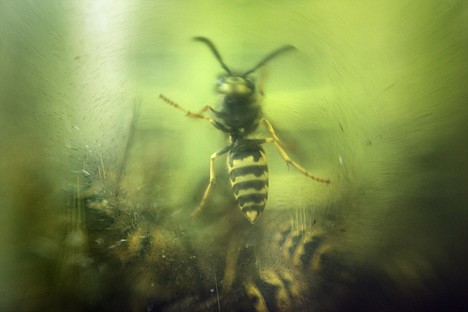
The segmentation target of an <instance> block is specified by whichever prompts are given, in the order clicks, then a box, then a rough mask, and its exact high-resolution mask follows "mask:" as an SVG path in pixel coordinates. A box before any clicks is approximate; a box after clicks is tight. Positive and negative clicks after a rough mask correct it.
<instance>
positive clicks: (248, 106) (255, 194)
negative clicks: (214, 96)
mask: <svg viewBox="0 0 468 312" xmlns="http://www.w3.org/2000/svg"><path fill="white" fill-rule="evenodd" d="M194 40H196V41H199V42H202V43H204V44H206V45H207V46H208V48H209V49H210V50H211V52H212V53H213V54H214V56H215V57H216V59H217V60H218V62H219V63H220V65H221V67H222V68H223V69H224V70H225V71H226V74H225V75H223V76H221V77H219V79H218V80H217V84H216V89H217V91H218V92H219V93H220V94H223V95H224V97H223V100H222V102H221V105H220V108H219V110H215V109H213V108H212V107H211V106H209V105H208V106H205V107H204V108H203V109H202V110H201V111H200V112H199V113H197V112H192V111H189V110H187V109H186V108H184V107H182V106H180V105H179V104H177V103H176V102H174V101H172V100H171V99H169V98H167V97H166V96H164V95H162V94H161V95H160V98H161V99H162V100H163V101H165V102H166V103H168V104H169V105H172V106H173V107H175V108H177V109H179V110H181V111H182V112H184V113H185V114H186V115H187V116H189V117H192V118H198V119H204V120H207V121H208V122H210V123H211V124H212V125H213V126H214V127H216V128H217V129H218V130H221V131H222V132H224V133H226V134H227V135H228V136H229V145H227V146H225V147H223V148H222V149H220V150H219V151H217V152H215V153H213V154H212V155H211V159H210V181H209V183H208V186H207V187H206V189H205V192H204V194H203V197H202V199H201V202H200V204H199V205H198V207H197V209H196V210H195V211H194V212H193V214H192V217H195V216H197V215H198V214H199V213H200V212H201V211H202V210H203V208H204V206H205V204H206V201H207V199H208V197H209V194H210V192H211V190H212V188H213V185H214V184H215V181H216V177H215V160H216V158H218V157H219V156H221V155H223V154H226V153H228V157H227V166H228V169H229V175H230V181H231V186H232V190H233V192H234V197H235V198H236V201H237V204H238V206H239V208H240V209H241V211H242V212H243V213H244V215H245V216H246V217H247V219H248V220H249V222H250V223H252V224H253V223H255V222H257V221H258V219H259V217H260V215H261V214H262V212H263V210H264V208H265V205H266V202H267V198H268V163H267V158H266V154H265V151H264V150H263V147H262V145H263V144H265V143H273V144H274V145H275V147H276V149H277V150H278V152H279V153H280V155H281V157H282V158H283V159H284V160H285V161H286V163H287V164H288V165H289V164H291V165H292V166H293V167H295V168H296V169H298V170H299V171H300V172H301V173H303V174H304V175H305V176H307V177H309V178H311V179H313V180H315V181H318V182H322V183H327V184H328V183H330V180H328V179H322V178H318V177H316V176H314V175H312V174H311V173H309V172H308V171H307V170H306V169H304V168H303V167H302V166H301V165H299V164H298V163H296V162H294V161H293V160H291V158H290V157H289V156H288V154H287V153H286V152H285V150H284V149H283V147H282V146H281V141H280V140H279V138H278V137H277V135H276V133H275V130H274V128H273V126H272V124H271V123H270V121H268V120H267V119H266V118H265V117H264V116H263V112H262V107H261V97H262V95H263V90H258V89H260V88H257V87H256V86H255V83H254V80H253V79H252V78H251V77H249V75H250V74H252V73H254V72H255V71H256V70H257V69H258V68H260V67H262V66H264V65H265V64H266V63H267V62H269V61H270V60H271V59H273V58H274V57H276V56H278V55H280V54H282V53H285V52H288V51H291V50H295V47H294V46H292V45H285V46H282V47H280V48H278V49H277V50H274V51H273V52H271V53H270V54H268V55H267V56H266V57H265V58H263V59H262V60H261V61H260V62H259V63H258V64H257V65H255V66H254V67H253V68H251V69H250V70H247V71H246V72H244V73H236V72H233V71H232V70H231V69H230V68H229V67H228V66H227V65H226V64H225V63H224V61H223V59H222V57H221V54H220V53H219V52H218V50H217V49H216V47H215V46H214V44H213V43H212V42H211V41H210V40H209V39H207V38H204V37H195V38H194ZM207 111H211V113H213V115H214V117H210V116H207V115H205V114H204V113H205V112H207ZM260 124H262V125H263V126H265V128H266V130H267V131H268V133H269V134H270V137H267V138H263V139H254V138H252V134H253V133H254V132H255V131H256V130H257V128H258V127H259V125H260Z"/></svg>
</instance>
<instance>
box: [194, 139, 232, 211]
mask: <svg viewBox="0 0 468 312" xmlns="http://www.w3.org/2000/svg"><path fill="white" fill-rule="evenodd" d="M230 149H231V145H229V146H226V147H224V148H222V149H220V150H219V151H217V152H216V153H213V154H212V155H211V157H210V182H208V185H207V186H206V189H205V193H203V197H202V199H201V201H200V204H199V205H198V207H197V209H195V211H194V212H193V213H192V215H191V217H192V219H194V218H196V217H197V216H198V215H199V214H200V212H201V211H202V210H203V208H204V207H205V205H206V201H207V200H208V197H209V195H210V192H211V189H212V188H213V186H214V185H215V184H216V171H215V160H216V158H218V157H219V156H221V155H223V154H226V153H227V152H228V151H229V150H230Z"/></svg>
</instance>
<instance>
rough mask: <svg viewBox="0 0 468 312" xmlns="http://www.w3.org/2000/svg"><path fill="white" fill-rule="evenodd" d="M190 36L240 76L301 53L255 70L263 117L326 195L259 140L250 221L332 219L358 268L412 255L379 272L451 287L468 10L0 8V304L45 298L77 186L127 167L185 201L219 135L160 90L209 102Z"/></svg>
mask: <svg viewBox="0 0 468 312" xmlns="http://www.w3.org/2000/svg"><path fill="white" fill-rule="evenodd" d="M196 35H202V36H205V37H208V38H210V39H212V40H213V42H214V43H215V44H216V45H217V47H218V49H219V50H220V52H221V54H222V55H223V58H224V60H225V61H226V63H227V64H229V66H230V67H232V68H234V69H239V70H246V69H249V68H251V67H252V66H253V65H254V64H256V63H257V62H258V61H259V60H260V59H261V58H262V57H263V56H264V55H266V54H267V53H268V52H270V51H272V50H273V49H275V48H277V47H279V46H281V45H283V44H293V45H294V46H296V47H297V48H298V52H295V53H290V54H288V55H284V56H281V57H280V58H278V59H275V60H274V61H272V62H271V63H270V64H269V65H268V66H267V68H266V69H265V76H266V77H267V78H266V81H265V92H266V97H265V103H264V109H265V114H266V115H267V116H268V118H270V119H271V121H272V122H273V124H274V125H275V126H276V127H277V128H278V132H279V135H280V136H281V137H283V138H284V139H285V141H286V142H287V143H288V144H289V151H290V152H291V155H292V156H293V158H295V159H297V160H299V162H300V163H301V164H303V165H304V167H306V168H308V169H309V170H310V171H311V172H313V173H314V174H316V175H318V176H321V177H325V178H330V179H331V180H332V184H331V185H330V186H326V185H322V184H319V183H315V182H311V181H310V180H308V179H307V178H305V177H303V176H301V175H300V174H299V173H297V172H295V171H294V170H293V169H292V168H291V169H290V170H288V168H287V167H286V165H285V164H284V162H283V161H282V159H281V158H280V157H279V155H278V154H277V153H276V151H275V150H274V148H272V147H268V148H267V151H268V155H269V160H270V166H271V168H270V172H271V187H270V199H269V204H268V206H267V209H266V211H265V215H266V214H268V211H269V210H271V211H273V210H288V209H289V210H290V211H291V219H292V220H296V221H297V220H299V219H302V221H305V222H312V219H313V220H318V222H320V221H321V220H325V219H326V220H332V221H331V222H332V223H334V224H336V226H337V227H339V228H342V229H346V232H345V234H344V236H345V239H346V244H347V245H346V246H347V248H348V249H349V250H353V251H354V253H355V256H356V257H357V258H365V259H368V261H370V262H371V263H376V265H377V263H378V264H379V265H380V264H381V265H382V266H385V265H386V264H385V258H386V255H387V252H388V250H400V249H401V250H404V251H402V253H406V252H407V250H410V251H411V252H409V254H408V255H407V256H406V259H407V260H406V261H403V263H402V264H401V266H400V267H393V266H392V267H389V268H388V271H389V272H390V273H389V274H394V275H393V276H399V274H401V275H402V276H405V277H406V278H407V277H408V276H413V275H414V276H416V277H415V278H420V276H425V277H427V276H431V275H433V274H435V273H434V272H435V271H437V270H446V271H447V273H446V274H445V275H444V276H446V277H447V281H441V283H444V282H446V284H447V287H449V286H453V287H463V286H464V285H466V284H465V282H464V281H465V278H466V277H467V276H468V274H467V270H466V266H465V261H466V259H467V253H468V252H467V251H466V237H467V235H468V233H467V232H468V224H467V216H468V212H467V209H468V205H467V204H468V193H467V186H468V185H467V171H468V167H467V161H468V160H467V156H468V149H467V138H466V137H467V130H468V123H467V117H468V106H467V103H466V102H467V99H468V58H467V55H468V4H467V2H466V1H461V0H460V1H455V0H454V1H444V2H441V1H431V0H429V1H428V0H424V1H423V0H418V1H411V2H408V1H398V0H396V1H395V0H394V1H370V0H369V1H366V0H361V1H346V2H344V1H329V0H327V1H247V0H245V1H241V0H238V1H214V0H204V1H202V0H200V1H198V0H197V1H190V2H188V1H174V0H173V1H145V0H138V1H123V0H122V1H110V0H96V1H67V0H61V1H36V2H33V1H13V0H2V1H1V2H0V146H1V147H2V149H1V152H0V166H1V175H0V245H1V248H0V308H2V309H4V310H5V311H8V310H11V309H12V306H17V304H18V303H20V304H21V305H22V307H21V308H20V309H19V310H34V306H35V300H38V298H40V297H41V296H44V295H47V293H48V285H52V284H54V282H55V279H54V278H53V277H51V276H54V274H52V273H51V271H53V270H55V268H56V265H57V266H59V263H60V261H61V260H60V259H61V256H60V253H61V251H60V250H61V246H62V244H63V241H64V240H65V239H66V237H65V236H64V233H66V232H67V230H66V229H67V228H69V227H70V224H69V222H70V216H69V211H68V210H67V209H66V208H65V207H66V206H67V201H68V200H69V199H68V197H69V194H70V192H71V193H73V190H74V189H75V188H76V186H77V185H80V183H82V181H84V180H86V179H88V180H93V179H97V178H98V177H100V176H101V177H102V175H103V174H105V172H117V173H114V174H116V175H119V174H120V172H121V171H122V170H124V169H125V170H126V174H127V176H129V177H130V178H129V179H128V181H129V182H127V183H130V184H132V185H133V188H135V189H138V188H140V189H141V188H142V189H150V190H151V191H149V192H150V193H152V194H159V195H155V196H160V198H156V199H155V201H156V202H163V203H164V204H165V205H167V206H170V207H176V208H175V209H176V210H175V211H174V214H176V213H177V215H179V216H180V218H181V219H180V220H185V219H184V217H183V216H182V215H183V214H186V213H187V211H190V210H191V209H192V207H195V205H196V200H194V196H195V197H196V196H198V195H197V194H198V192H200V187H199V185H200V183H201V185H203V183H204V181H206V180H207V177H208V162H209V156H210V155H211V153H213V152H214V151H216V150H218V149H219V148H220V147H222V146H223V144H225V141H224V138H223V135H222V134H221V133H219V132H218V131H216V130H215V129H213V128H212V127H211V126H210V125H209V124H208V123H204V122H202V121H195V120H190V119H187V118H185V117H184V116H183V114H182V113H180V112H178V111H177V110H175V109H173V108H171V107H170V106H168V105H167V104H165V103H164V102H162V101H161V100H159V99H158V97H159V94H161V93H162V94H164V95H166V96H168V97H170V98H171V99H173V100H174V101H176V102H178V103H180V104H181V105H184V106H185V107H187V108H188V109H191V110H199V109H201V108H202V107H203V106H204V105H207V104H215V103H216V101H217V96H216V95H215V93H214V88H213V86H214V82H215V79H216V75H217V74H219V73H221V72H222V70H221V68H220V67H219V64H218V63H217V62H216V60H215V59H214V57H213V56H212V55H211V53H210V52H209V51H208V50H207V49H206V47H204V46H202V45H200V44H197V43H195V42H193V41H191V40H190V38H191V37H193V36H196ZM259 74H260V73H259ZM135 112H138V115H135V114H136V113H135ZM135 116H136V117H135ZM134 117H135V118H134ZM132 120H136V121H135V122H133V123H132ZM132 133H138V135H137V138H135V136H132ZM129 142H130V143H129ZM129 159H131V160H129ZM217 165H218V168H219V170H220V173H222V172H223V171H222V170H224V169H223V166H224V160H219V161H218V162H217ZM152 170H154V171H157V172H158V175H157V176H156V177H155V178H154V179H153V180H151V181H152V182H151V184H149V183H148V181H147V180H145V179H144V178H142V172H145V171H152ZM159 178H160V179H159ZM199 181H200V182H199ZM153 191H154V192H153ZM185 207H189V208H185ZM134 209H136V210H138V209H139V208H138V207H136V206H135V207H134ZM154 209H156V210H157V209H158V207H157V206H156V207H155V208H154ZM179 210H180V211H179ZM177 215H176V220H178V219H177V218H178V217H177ZM180 222H182V221H180ZM297 222H299V221H297ZM323 222H325V221H323ZM397 253H398V251H397ZM408 270H409V271H411V273H408V274H405V273H401V272H406V271H408ZM418 270H419V271H420V272H413V271H418ZM421 272H422V273H421ZM413 273H414V274H413ZM412 274H413V275H412ZM396 278H398V277H396ZM452 278H453V281H454V282H453V283H452ZM457 283H459V284H457ZM454 291H455V293H460V294H462V293H464V291H462V290H460V289H456V290H454ZM15 310H17V309H15Z"/></svg>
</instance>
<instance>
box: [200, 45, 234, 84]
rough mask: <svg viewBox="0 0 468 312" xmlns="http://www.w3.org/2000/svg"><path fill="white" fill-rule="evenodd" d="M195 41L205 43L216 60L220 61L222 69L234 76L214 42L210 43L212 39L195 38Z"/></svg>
mask: <svg viewBox="0 0 468 312" xmlns="http://www.w3.org/2000/svg"><path fill="white" fill-rule="evenodd" d="M193 40H195V41H200V42H203V43H205V44H206V45H207V46H208V47H209V48H210V50H211V52H213V54H214V56H215V57H216V59H217V60H218V62H219V64H221V67H222V68H223V69H224V70H225V71H226V72H227V73H228V74H229V75H231V74H232V72H231V70H230V69H229V67H227V65H226V64H225V63H224V61H223V58H222V57H221V54H219V52H218V49H216V47H215V45H214V44H213V42H211V41H210V39H208V38H205V37H194V38H193Z"/></svg>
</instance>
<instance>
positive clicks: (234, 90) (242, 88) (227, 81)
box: [194, 37, 296, 97]
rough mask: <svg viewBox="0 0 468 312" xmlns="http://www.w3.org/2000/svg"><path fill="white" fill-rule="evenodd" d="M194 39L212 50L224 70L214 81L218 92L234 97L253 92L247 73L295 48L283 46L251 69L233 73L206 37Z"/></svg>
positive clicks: (253, 88)
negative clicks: (223, 73)
mask: <svg viewBox="0 0 468 312" xmlns="http://www.w3.org/2000/svg"><path fill="white" fill-rule="evenodd" d="M194 40H196V41H200V42H203V43H204V44H206V45H207V46H208V47H209V48H210V50H211V52H213V54H214V56H215V57H216V59H217V60H218V62H219V64H220V65H221V67H222V68H223V69H224V70H225V71H226V73H227V74H226V75H223V76H221V77H220V78H218V81H217V83H216V89H217V91H218V92H219V93H222V94H226V95H229V96H236V97H244V96H250V95H252V94H254V93H255V83H254V81H253V79H252V78H250V77H248V76H249V74H251V73H253V72H255V71H256V70H257V69H258V68H259V67H261V66H263V65H265V64H266V63H267V62H268V61H270V60H271V59H272V58H274V57H276V56H277V55H279V54H281V53H283V52H286V51H289V50H295V49H296V48H295V47H294V46H292V45H286V46H283V47H281V48H279V49H277V50H275V51H273V52H271V53H270V54H268V55H267V56H266V57H264V58H263V60H261V61H260V62H259V63H258V64H257V65H255V66H254V67H253V68H252V69H250V70H248V71H246V72H245V73H243V74H234V73H233V72H232V71H231V70H230V69H229V67H228V66H227V65H226V64H225V63H224V61H223V58H222V57H221V54H220V53H219V52H218V49H216V47H215V46H214V44H213V43H212V42H211V41H210V40H209V39H207V38H204V37H195V38H194Z"/></svg>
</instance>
